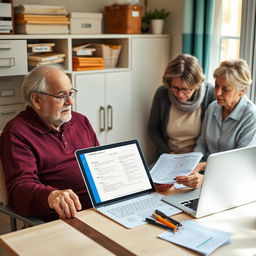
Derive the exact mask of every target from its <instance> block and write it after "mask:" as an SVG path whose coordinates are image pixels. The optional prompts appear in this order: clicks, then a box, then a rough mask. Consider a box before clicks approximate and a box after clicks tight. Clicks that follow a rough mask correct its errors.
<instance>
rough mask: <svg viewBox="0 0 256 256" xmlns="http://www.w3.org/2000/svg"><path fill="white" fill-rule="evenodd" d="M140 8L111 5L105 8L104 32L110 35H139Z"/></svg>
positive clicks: (137, 6)
mask: <svg viewBox="0 0 256 256" xmlns="http://www.w3.org/2000/svg"><path fill="white" fill-rule="evenodd" d="M141 20H142V6H140V5H111V6H106V7H105V32H106V33H110V34H140V33H141Z"/></svg>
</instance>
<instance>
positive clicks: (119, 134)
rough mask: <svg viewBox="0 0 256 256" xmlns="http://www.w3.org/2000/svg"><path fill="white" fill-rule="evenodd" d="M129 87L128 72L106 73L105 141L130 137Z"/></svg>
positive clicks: (129, 78) (129, 77)
mask: <svg viewBox="0 0 256 256" xmlns="http://www.w3.org/2000/svg"><path fill="white" fill-rule="evenodd" d="M130 88H131V76H130V72H115V73H107V74H106V99H107V102H106V103H107V104H106V114H107V118H106V121H107V130H106V132H107V137H106V138H107V141H106V143H112V142H119V141H124V140H128V139H130V138H131V97H130V94H131V89H130Z"/></svg>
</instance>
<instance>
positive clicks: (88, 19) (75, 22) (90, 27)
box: [70, 12, 102, 34]
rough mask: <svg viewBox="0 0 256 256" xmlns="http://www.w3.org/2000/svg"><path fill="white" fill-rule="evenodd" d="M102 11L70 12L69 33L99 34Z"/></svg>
mask: <svg viewBox="0 0 256 256" xmlns="http://www.w3.org/2000/svg"><path fill="white" fill-rule="evenodd" d="M101 23H102V13H86V12H71V13H70V34H101V31H102V25H101Z"/></svg>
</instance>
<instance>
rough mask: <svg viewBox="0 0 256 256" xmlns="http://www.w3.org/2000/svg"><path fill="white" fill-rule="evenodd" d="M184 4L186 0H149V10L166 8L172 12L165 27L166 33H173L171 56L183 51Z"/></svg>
mask: <svg viewBox="0 0 256 256" xmlns="http://www.w3.org/2000/svg"><path fill="white" fill-rule="evenodd" d="M183 6H184V0H148V10H154V9H163V8H165V9H166V10H168V11H169V12H171V14H170V15H169V17H168V18H167V19H166V24H165V28H164V33H165V34H170V35H171V47H170V49H171V52H170V57H171V58H173V57H175V56H176V55H177V54H180V53H181V43H182V30H183Z"/></svg>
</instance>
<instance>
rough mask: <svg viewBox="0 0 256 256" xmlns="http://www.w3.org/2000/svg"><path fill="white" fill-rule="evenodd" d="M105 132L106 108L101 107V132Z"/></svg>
mask: <svg viewBox="0 0 256 256" xmlns="http://www.w3.org/2000/svg"><path fill="white" fill-rule="evenodd" d="M104 131H105V108H104V107H102V106H100V132H104Z"/></svg>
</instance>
